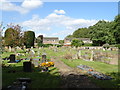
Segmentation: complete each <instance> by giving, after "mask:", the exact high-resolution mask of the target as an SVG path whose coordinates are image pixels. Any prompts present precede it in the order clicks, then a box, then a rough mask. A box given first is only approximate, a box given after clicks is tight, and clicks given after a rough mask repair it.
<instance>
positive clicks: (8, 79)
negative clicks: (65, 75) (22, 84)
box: [2, 52, 61, 89]
mask: <svg viewBox="0 0 120 90" xmlns="http://www.w3.org/2000/svg"><path fill="white" fill-rule="evenodd" d="M21 53H22V52H21ZM10 54H14V53H13V52H12V53H10V52H4V53H3V54H2V58H5V57H9V55H10ZM28 56H29V55H28ZM19 58H29V57H27V56H20V57H19ZM33 58H40V59H41V57H33ZM48 58H49V57H47V59H48ZM8 61H9V60H4V62H3V63H4V64H5V65H6V66H9V65H10V67H3V68H2V87H3V88H6V87H7V86H9V85H11V84H12V83H13V82H14V81H16V79H17V78H20V77H24V78H25V77H27V78H31V80H32V82H31V83H30V84H29V88H33V89H36V88H37V89H38V88H58V87H59V85H60V81H61V79H60V74H59V72H58V69H57V68H55V67H50V68H49V72H41V68H38V67H37V68H36V67H33V68H32V72H23V62H25V61H27V60H22V61H21V62H19V63H16V64H9V63H7V62H8ZM10 71H15V73H12V72H10Z"/></svg>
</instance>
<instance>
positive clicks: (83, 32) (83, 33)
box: [73, 28, 90, 38]
mask: <svg viewBox="0 0 120 90" xmlns="http://www.w3.org/2000/svg"><path fill="white" fill-rule="evenodd" d="M89 32H90V30H89V29H88V28H79V29H78V30H76V31H75V32H73V37H75V38H89V37H90V34H89Z"/></svg>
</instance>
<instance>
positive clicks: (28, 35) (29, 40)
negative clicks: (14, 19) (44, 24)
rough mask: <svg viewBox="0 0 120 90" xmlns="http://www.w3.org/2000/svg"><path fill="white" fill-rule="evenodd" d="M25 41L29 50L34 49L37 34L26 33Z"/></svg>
mask: <svg viewBox="0 0 120 90" xmlns="http://www.w3.org/2000/svg"><path fill="white" fill-rule="evenodd" d="M24 40H25V42H24V44H25V46H26V47H27V48H30V47H34V40H35V33H34V32H33V31H26V32H25V33H24Z"/></svg>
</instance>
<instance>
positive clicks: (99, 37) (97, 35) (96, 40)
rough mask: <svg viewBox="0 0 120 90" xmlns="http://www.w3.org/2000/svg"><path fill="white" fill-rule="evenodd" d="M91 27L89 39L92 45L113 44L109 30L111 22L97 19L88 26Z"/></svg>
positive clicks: (113, 40)
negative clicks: (93, 23)
mask: <svg viewBox="0 0 120 90" xmlns="http://www.w3.org/2000/svg"><path fill="white" fill-rule="evenodd" d="M89 29H91V32H90V34H91V39H92V41H93V45H98V46H102V45H103V44H105V43H108V44H115V39H114V37H113V33H112V32H111V31H110V30H111V23H110V22H106V21H104V20H103V21H99V22H98V23H96V24H95V25H93V26H91V27H89Z"/></svg>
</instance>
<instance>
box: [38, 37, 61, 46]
mask: <svg viewBox="0 0 120 90" xmlns="http://www.w3.org/2000/svg"><path fill="white" fill-rule="evenodd" d="M37 40H38V42H40V43H43V44H54V45H55V44H59V38H58V37H43V35H39V36H38V37H37Z"/></svg>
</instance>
